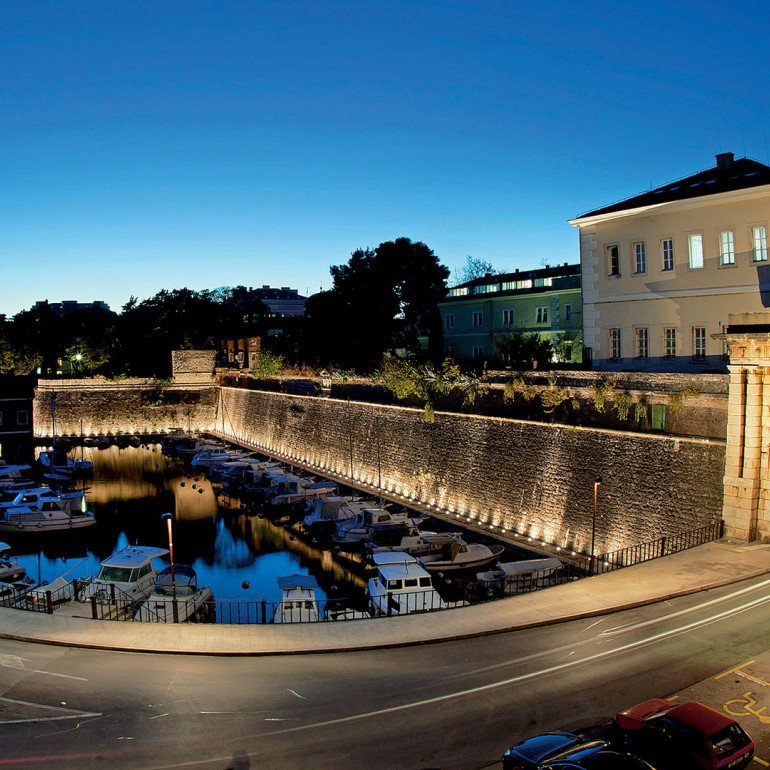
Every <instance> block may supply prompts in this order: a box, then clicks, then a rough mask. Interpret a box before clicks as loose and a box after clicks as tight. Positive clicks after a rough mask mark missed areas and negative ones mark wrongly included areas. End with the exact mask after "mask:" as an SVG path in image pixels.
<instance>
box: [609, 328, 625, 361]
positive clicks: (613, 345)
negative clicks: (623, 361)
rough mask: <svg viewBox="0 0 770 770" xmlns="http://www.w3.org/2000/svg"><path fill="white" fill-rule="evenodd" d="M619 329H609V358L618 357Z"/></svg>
mask: <svg viewBox="0 0 770 770" xmlns="http://www.w3.org/2000/svg"><path fill="white" fill-rule="evenodd" d="M621 352H622V351H621V347H620V329H610V358H620V355H621Z"/></svg>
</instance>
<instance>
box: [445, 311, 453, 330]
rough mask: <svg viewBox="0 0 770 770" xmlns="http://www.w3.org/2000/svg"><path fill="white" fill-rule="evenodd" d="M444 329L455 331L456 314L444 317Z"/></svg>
mask: <svg viewBox="0 0 770 770" xmlns="http://www.w3.org/2000/svg"><path fill="white" fill-rule="evenodd" d="M444 328H445V329H454V328H455V314H454V313H447V314H446V315H445V316H444Z"/></svg>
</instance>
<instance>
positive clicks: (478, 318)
mask: <svg viewBox="0 0 770 770" xmlns="http://www.w3.org/2000/svg"><path fill="white" fill-rule="evenodd" d="M473 325H474V326H483V325H484V313H483V312H482V311H481V310H476V311H474V313H473Z"/></svg>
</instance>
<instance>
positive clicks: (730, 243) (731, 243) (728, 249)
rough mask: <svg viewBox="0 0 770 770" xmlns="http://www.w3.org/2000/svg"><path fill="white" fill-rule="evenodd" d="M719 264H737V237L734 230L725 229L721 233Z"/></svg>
mask: <svg viewBox="0 0 770 770" xmlns="http://www.w3.org/2000/svg"><path fill="white" fill-rule="evenodd" d="M719 264H720V265H734V264H735V238H734V237H733V231H732V230H723V231H722V232H721V233H719Z"/></svg>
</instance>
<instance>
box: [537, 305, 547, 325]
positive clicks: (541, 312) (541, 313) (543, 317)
mask: <svg viewBox="0 0 770 770" xmlns="http://www.w3.org/2000/svg"><path fill="white" fill-rule="evenodd" d="M535 323H539V324H547V323H548V308H547V307H539V308H537V311H536V315H535Z"/></svg>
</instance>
